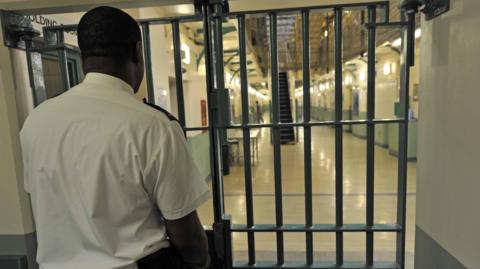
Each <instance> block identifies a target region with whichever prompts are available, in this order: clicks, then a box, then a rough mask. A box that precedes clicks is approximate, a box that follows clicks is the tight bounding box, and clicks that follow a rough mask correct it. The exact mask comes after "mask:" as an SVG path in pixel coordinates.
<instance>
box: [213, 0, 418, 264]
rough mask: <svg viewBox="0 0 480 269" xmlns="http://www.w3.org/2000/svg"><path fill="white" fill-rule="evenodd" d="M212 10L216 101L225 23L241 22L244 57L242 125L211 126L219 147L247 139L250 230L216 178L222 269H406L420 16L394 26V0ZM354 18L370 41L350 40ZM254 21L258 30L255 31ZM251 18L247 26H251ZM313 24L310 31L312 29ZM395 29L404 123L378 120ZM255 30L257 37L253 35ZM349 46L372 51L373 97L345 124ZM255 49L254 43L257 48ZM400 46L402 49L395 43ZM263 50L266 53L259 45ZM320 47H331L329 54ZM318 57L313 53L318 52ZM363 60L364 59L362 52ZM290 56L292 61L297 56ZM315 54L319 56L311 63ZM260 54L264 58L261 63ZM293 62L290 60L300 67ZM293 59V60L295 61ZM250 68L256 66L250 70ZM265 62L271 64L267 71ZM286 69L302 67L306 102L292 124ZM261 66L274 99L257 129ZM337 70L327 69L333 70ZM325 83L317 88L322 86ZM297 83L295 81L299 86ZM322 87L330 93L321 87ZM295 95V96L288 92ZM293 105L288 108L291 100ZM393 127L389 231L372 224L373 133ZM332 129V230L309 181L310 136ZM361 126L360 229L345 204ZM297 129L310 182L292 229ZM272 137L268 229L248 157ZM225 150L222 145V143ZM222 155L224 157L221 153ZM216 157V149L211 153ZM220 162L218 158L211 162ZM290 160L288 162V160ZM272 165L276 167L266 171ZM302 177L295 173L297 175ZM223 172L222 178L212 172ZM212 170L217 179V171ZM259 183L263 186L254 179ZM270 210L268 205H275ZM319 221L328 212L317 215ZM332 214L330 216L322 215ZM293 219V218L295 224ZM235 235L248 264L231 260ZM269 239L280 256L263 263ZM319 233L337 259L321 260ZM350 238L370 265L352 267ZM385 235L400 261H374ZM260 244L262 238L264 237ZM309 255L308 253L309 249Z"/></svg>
mask: <svg viewBox="0 0 480 269" xmlns="http://www.w3.org/2000/svg"><path fill="white" fill-rule="evenodd" d="M211 2H219V3H212V4H211V5H210V6H209V7H208V8H207V10H206V14H205V15H206V17H207V20H208V25H206V26H207V27H208V28H209V33H208V34H209V35H211V36H210V37H209V39H208V40H209V41H210V43H211V44H210V46H211V53H212V55H211V57H212V61H211V68H210V70H211V77H212V80H211V83H212V85H211V87H209V89H210V92H211V94H212V96H218V95H219V93H221V92H222V91H225V83H226V81H225V80H224V78H225V77H226V76H225V74H224V72H225V67H224V65H225V61H224V60H222V59H227V61H228V60H229V58H227V57H225V54H227V53H230V51H229V49H224V48H223V45H224V44H225V42H224V40H223V39H222V37H224V36H225V31H226V29H228V25H232V24H234V25H235V26H236V29H237V32H238V48H239V50H238V58H239V64H238V69H237V70H236V71H237V74H238V76H239V79H240V89H241V107H242V111H243V112H244V113H243V114H242V117H241V123H240V124H231V123H230V122H229V121H225V120H223V119H222V118H221V117H219V118H218V120H217V121H216V122H215V123H214V126H213V134H214V136H215V137H214V141H217V140H221V137H222V134H223V133H225V132H226V131H229V130H238V131H239V132H241V133H242V135H243V143H242V144H243V151H244V156H243V162H244V173H243V174H244V186H245V191H244V194H245V195H244V197H245V211H246V213H245V215H246V217H245V222H244V223H243V224H238V222H237V223H235V224H232V223H231V220H230V217H229V216H228V214H229V212H228V210H226V207H225V204H224V203H222V202H223V201H224V190H223V187H222V183H223V182H224V181H223V180H222V176H221V173H219V172H217V173H215V175H216V177H214V179H215V183H216V184H215V185H214V193H215V195H216V197H217V199H216V201H215V205H214V206H215V217H216V222H217V224H218V225H220V227H221V229H222V230H221V232H223V235H222V236H223V241H222V243H223V246H224V248H225V256H224V266H225V267H226V268H405V225H406V183H407V181H406V180H407V179H406V177H407V174H406V172H407V134H408V109H409V108H408V106H409V105H408V100H409V68H410V67H411V66H412V64H413V42H414V30H415V28H414V27H415V17H414V13H415V12H414V11H413V10H408V11H406V10H404V12H402V14H401V16H400V18H399V20H398V21H390V18H389V17H390V16H389V14H390V9H389V2H388V1H383V2H371V3H356V4H345V5H331V6H314V7H302V8H288V9H272V10H257V11H247V12H227V11H226V10H225V4H223V5H222V3H221V2H222V1H211ZM352 13H358V14H359V16H358V20H360V21H361V26H362V27H361V28H360V29H359V31H361V32H362V33H364V35H365V38H364V39H355V37H352V35H351V31H349V32H350V35H344V32H345V31H344V30H345V26H344V25H345V24H346V21H347V19H351V18H352V17H353V16H352ZM252 19H253V21H254V22H253V23H254V26H253V27H252ZM320 19H322V21H323V22H324V23H323V24H320V28H321V29H322V31H321V35H322V36H323V38H324V39H330V40H331V41H327V42H325V43H324V44H325V46H324V47H326V48H322V47H320V48H319V46H318V44H316V43H315V42H321V41H320V40H319V39H318V33H317V34H316V36H315V39H314V38H312V36H313V34H312V33H313V30H316V32H318V29H317V28H318V27H319V26H318V24H319V22H318V21H317V20H320ZM249 20H250V21H249ZM295 23H297V24H298V25H300V27H298V28H296V29H294V30H292V28H294V27H292V24H295ZM314 24H315V25H316V26H315V27H317V28H315V29H314V28H313V27H312V25H314ZM262 27H264V29H265V31H264V33H263V35H264V36H266V37H267V38H266V39H265V40H264V41H263V42H262V40H259V39H258V35H256V34H255V33H257V32H261V28H262ZM288 31H290V32H294V33H293V37H294V39H297V40H298V39H300V40H301V46H300V48H296V50H294V51H298V52H299V54H300V55H301V56H300V57H298V55H296V52H293V53H292V50H293V49H292V46H291V44H292V43H295V40H294V39H289V38H288V37H285V32H288ZM388 31H397V32H398V36H399V38H400V41H401V42H402V45H401V47H400V48H394V47H392V49H395V50H397V52H398V53H399V55H400V58H401V60H400V66H399V69H400V72H399V73H400V85H399V88H400V89H399V105H400V117H398V118H394V117H392V118H381V117H379V116H378V115H377V114H376V111H375V108H376V99H375V97H376V82H375V80H376V76H377V73H379V72H381V71H378V70H377V69H378V68H377V69H376V61H377V60H378V59H377V57H376V55H377V53H378V51H377V49H376V48H377V46H378V43H379V41H381V40H382V39H384V37H385V32H388ZM252 32H254V33H252ZM347 42H348V46H359V47H361V46H363V45H364V46H365V50H364V51H360V53H361V54H362V56H363V59H364V61H365V62H366V70H365V75H364V79H363V80H365V84H366V93H365V95H366V99H367V105H366V107H367V111H366V115H365V116H364V118H359V119H346V117H347V115H349V114H347V115H345V114H346V113H345V111H344V109H343V107H344V102H345V98H344V95H345V90H346V88H347V86H349V85H350V84H351V82H352V81H351V80H352V78H351V76H350V74H349V67H348V64H346V63H345V62H346V61H347V60H348V58H353V57H352V55H351V53H350V54H349V50H348V49H346V47H347V44H346V43H347ZM255 43H256V44H257V45H255ZM259 43H260V44H261V45H262V44H263V48H258V47H259V46H258V44H259ZM397 43H398V41H397ZM261 45H260V46H261ZM313 47H315V50H320V53H314V50H313V49H312V48H313ZM322 49H324V50H323V51H322ZM252 50H257V52H258V51H261V50H263V51H264V52H265V51H267V53H263V54H262V53H261V52H260V53H259V54H261V55H262V56H263V57H261V59H259V58H260V57H257V59H252V57H249V55H248V54H250V53H251V51H252ZM330 51H333V56H332V57H329V52H330ZM315 52H316V51H315ZM360 53H359V54H360ZM292 54H293V55H292ZM313 55H315V57H313ZM257 56H258V55H257ZM298 58H300V61H298V60H292V59H298ZM289 59H290V60H289ZM251 62H253V63H251ZM265 62H267V63H265ZM288 62H293V63H292V64H291V65H293V66H294V67H297V68H299V69H301V74H302V78H301V81H302V82H301V85H300V86H301V91H298V90H296V91H295V93H294V94H295V96H296V97H298V96H303V100H301V101H302V110H303V111H302V113H301V114H302V115H303V120H302V121H296V122H288V121H284V120H283V119H284V118H283V115H282V114H283V113H284V112H283V111H282V105H283V104H282V102H284V101H285V95H284V93H282V87H284V86H285V84H290V83H289V82H288V81H285V76H287V75H286V74H288V70H289V68H291V65H290V64H289V63H288ZM255 64H258V65H261V66H262V67H264V69H263V72H265V73H264V76H266V77H269V81H268V84H269V86H268V90H269V92H268V95H269V96H271V99H270V101H271V110H270V114H271V119H272V120H271V122H268V123H260V122H256V123H253V122H252V121H251V119H249V117H248V113H245V111H249V105H250V102H249V98H251V96H252V92H251V91H252V89H251V86H252V84H253V83H254V82H252V81H249V80H250V77H251V76H250V67H251V66H252V65H255ZM314 65H315V66H320V68H321V67H322V66H324V67H325V66H326V72H327V73H331V74H332V77H333V79H332V80H331V81H322V78H317V77H313V75H312V73H313V72H314V71H313V70H314ZM329 68H331V69H330V70H328V69H329ZM318 80H320V83H318ZM294 84H298V83H294ZM322 88H323V89H322ZM325 88H332V89H333V90H332V91H331V92H332V94H333V96H332V98H331V102H332V103H333V106H334V110H333V111H331V115H330V116H326V117H323V118H318V117H315V116H316V115H314V114H316V111H312V110H313V109H312V99H313V98H314V96H316V95H317V94H318V95H320V94H324V93H323V92H324V89H325ZM291 94H292V93H291ZM287 102H288V101H287ZM211 109H212V110H213V111H212V115H215V114H218V113H220V114H222V111H221V109H223V108H222V106H221V105H220V104H218V103H217V105H216V106H212V107H211ZM388 124H396V125H398V126H399V128H398V132H399V134H398V137H399V156H398V169H397V171H396V173H397V185H398V189H397V193H396V198H397V201H396V212H397V213H396V220H395V221H392V223H377V222H375V217H374V213H375V200H374V197H375V189H374V186H375V180H381V179H377V178H376V177H375V174H376V173H375V141H376V140H375V133H376V130H378V129H380V128H381V127H382V126H385V125H388ZM327 126H328V127H331V128H333V129H334V148H335V149H334V152H335V157H334V159H335V162H334V166H335V173H334V182H335V183H334V192H335V195H334V204H335V206H334V208H335V210H334V211H335V212H334V221H333V222H321V221H320V222H315V221H314V217H313V215H314V213H317V212H313V208H314V207H315V204H314V200H315V199H314V186H313V182H312V174H313V173H315V172H316V171H314V170H313V168H312V152H313V151H314V150H315V148H314V145H313V144H312V131H313V130H314V129H315V128H325V127H327ZM350 126H355V127H359V126H360V127H363V128H365V130H366V131H365V132H366V150H365V153H366V174H364V175H362V177H364V178H365V184H366V186H365V192H366V199H365V204H366V206H365V208H366V212H364V215H365V219H364V220H363V221H361V222H357V223H349V222H346V221H345V220H346V219H347V218H348V217H349V216H348V214H349V211H346V210H345V209H346V206H345V197H344V193H343V190H344V183H345V182H346V181H345V178H344V175H343V171H344V156H343V152H344V144H343V139H344V134H343V133H344V130H346V129H347V127H350ZM292 127H298V128H301V129H303V146H304V148H303V153H304V156H303V160H304V163H303V169H304V171H303V177H304V182H303V184H304V195H303V197H304V201H303V204H302V205H301V207H303V209H299V210H302V211H303V210H304V212H305V213H304V219H296V221H295V222H291V221H288V222H287V221H285V219H286V218H285V215H284V208H285V206H287V205H286V204H285V202H284V201H285V200H284V198H285V195H284V193H283V191H284V189H285V187H284V186H283V184H284V183H285V182H284V174H286V172H288V171H287V170H288V169H289V168H288V167H285V163H284V162H283V165H284V167H283V169H282V158H284V157H285V155H284V153H288V151H285V149H284V146H283V145H282V144H283V140H284V137H283V131H282V130H283V129H287V128H292ZM262 129H268V130H270V132H271V134H272V138H271V139H272V141H271V143H272V145H273V173H274V175H273V176H274V190H273V196H274V199H273V203H274V207H273V210H274V221H272V223H270V224H266V223H265V222H264V221H261V222H257V221H256V219H255V216H259V214H255V211H256V210H261V208H258V205H259V203H258V202H256V203H255V202H254V191H253V188H254V187H253V186H254V181H253V179H252V158H251V157H250V156H251V154H250V153H251V150H254V149H252V148H251V146H250V144H251V136H254V135H255V131H254V130H262ZM219 143H220V142H217V144H216V145H218V144H219ZM217 151H218V149H217ZM213 152H215V151H213ZM214 157H215V156H214ZM287 157H288V156H287ZM217 164H218V166H217V167H214V169H220V162H218V160H217ZM260 165H266V166H268V165H269V164H260ZM292 169H295V168H292ZM215 171H217V170H215ZM215 171H212V172H215ZM257 180H258V178H257ZM269 208H271V207H269ZM318 214H322V212H319V213H318ZM325 214H327V213H326V212H325ZM290 219H291V218H290ZM232 234H236V235H238V234H240V235H239V236H241V234H245V235H246V245H247V255H246V259H245V260H244V261H238V260H237V259H236V258H235V257H233V254H234V251H233V250H232V245H234V244H232V241H234V240H235V239H234V237H232ZM262 234H273V235H274V238H272V239H273V240H272V241H275V244H276V248H275V251H274V253H275V256H274V257H273V259H272V257H270V258H271V260H270V261H268V260H264V257H258V256H257V251H256V246H258V245H261V244H262V242H261V240H265V237H262V236H261V235H262ZM287 234H289V235H292V234H296V235H298V237H302V238H303V237H304V238H305V241H304V247H300V249H302V251H300V253H301V255H302V256H303V257H302V258H301V259H295V258H292V257H291V255H290V257H289V256H287V255H286V247H287V246H288V241H287V238H286V235H287ZM318 234H332V235H334V237H335V255H334V257H332V259H331V260H328V259H322V258H321V257H320V258H318V257H315V255H314V244H315V240H314V238H315V236H316V235H318ZM352 234H358V235H362V236H364V238H365V241H364V242H365V245H364V249H365V253H364V259H363V261H360V262H354V261H350V260H348V257H346V255H345V253H346V251H345V247H344V242H345V238H346V237H347V236H350V235H352ZM378 234H389V235H392V236H394V237H396V240H395V241H396V255H395V257H394V258H393V259H392V260H391V261H388V262H385V261H383V262H381V261H378V260H377V259H376V257H375V255H374V253H375V249H376V248H377V247H376V246H375V244H374V242H375V237H376V235H378ZM259 238H262V239H259ZM303 250H304V251H303Z"/></svg>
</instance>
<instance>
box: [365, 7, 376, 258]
mask: <svg viewBox="0 0 480 269" xmlns="http://www.w3.org/2000/svg"><path fill="white" fill-rule="evenodd" d="M375 20H376V6H369V7H368V22H369V23H374V22H375ZM375 34H376V28H375V27H374V26H370V27H369V28H368V67H367V70H368V80H367V120H369V121H372V120H373V119H374V118H375V42H376V36H375ZM374 177H375V124H372V123H369V124H368V125H367V179H366V182H367V186H366V189H367V207H366V209H367V212H366V216H367V219H366V222H367V227H373V224H374V198H375V195H374V191H375V189H374V187H375V178H374ZM366 239H367V240H366V245H367V246H366V250H367V253H366V262H367V266H372V265H373V260H374V257H373V254H374V248H373V247H374V246H373V242H374V240H373V239H374V235H373V232H372V231H368V232H367V235H366Z"/></svg>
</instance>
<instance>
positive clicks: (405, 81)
mask: <svg viewBox="0 0 480 269" xmlns="http://www.w3.org/2000/svg"><path fill="white" fill-rule="evenodd" d="M406 17H407V21H408V26H407V27H406V28H404V29H403V33H402V34H403V42H402V57H401V62H400V66H401V69H400V115H401V117H403V118H404V121H402V122H401V123H400V124H399V141H398V196H397V224H398V225H400V226H401V227H402V231H401V232H398V233H397V263H398V264H399V265H400V267H401V268H402V269H403V268H405V238H406V227H405V224H406V211H407V162H408V110H409V91H410V89H409V88H410V87H409V86H410V85H409V82H410V66H411V65H412V64H413V62H412V54H413V49H414V43H413V42H415V37H414V32H415V13H413V12H410V13H408V14H406Z"/></svg>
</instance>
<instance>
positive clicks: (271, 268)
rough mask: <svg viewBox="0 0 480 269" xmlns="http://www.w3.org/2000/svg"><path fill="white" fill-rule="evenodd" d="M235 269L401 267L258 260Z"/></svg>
mask: <svg viewBox="0 0 480 269" xmlns="http://www.w3.org/2000/svg"><path fill="white" fill-rule="evenodd" d="M234 268H235V269H250V268H263V269H278V268H282V269H297V268H298V269H300V268H301V269H304V268H308V269H335V268H341V269H365V268H375V269H401V267H400V265H398V264H396V263H391V262H378V263H375V265H374V267H365V264H364V263H363V262H345V263H344V264H343V265H342V266H341V267H338V266H337V265H336V264H334V263H332V262H315V263H313V264H312V265H309V266H306V265H305V263H303V262H286V263H285V264H284V265H282V266H281V267H278V265H277V264H276V263H275V262H265V261H260V262H257V263H256V264H254V265H248V264H245V263H241V262H237V263H235V266H234Z"/></svg>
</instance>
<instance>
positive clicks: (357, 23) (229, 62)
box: [189, 2, 400, 87]
mask: <svg viewBox="0 0 480 269" xmlns="http://www.w3.org/2000/svg"><path fill="white" fill-rule="evenodd" d="M232 3H233V2H232ZM377 13H378V14H377V21H380V20H381V19H382V18H383V16H384V13H383V12H382V11H380V10H379V11H378V12H377ZM389 15H390V20H391V21H399V20H400V11H399V10H398V8H397V7H396V5H391V9H390V14H389ZM366 20H367V14H366V12H365V11H361V10H355V11H344V13H343V21H342V24H343V29H342V32H343V33H342V35H343V60H344V62H347V61H349V60H352V59H354V58H358V57H359V56H361V55H362V54H363V53H365V52H366V50H367V44H368V40H367V31H366V28H365V27H364V23H365V22H366ZM245 23H246V34H247V40H246V43H247V44H246V45H247V54H248V55H247V57H248V59H247V62H248V74H249V81H250V82H251V83H252V84H253V86H254V87H255V84H257V86H258V87H261V86H262V85H265V84H264V83H263V82H265V81H267V80H268V72H269V68H270V25H269V24H270V23H269V17H268V15H267V14H265V13H264V14H257V15H254V16H253V15H251V16H246V22H245ZM309 24H310V66H311V70H312V73H314V74H316V75H318V76H321V75H322V74H324V73H327V72H328V71H330V70H332V68H334V57H335V45H334V36H335V33H334V14H333V12H331V11H330V12H326V11H322V12H311V14H310V20H309ZM189 27H191V28H196V29H194V32H195V33H196V34H195V35H194V39H195V41H196V42H197V43H198V44H203V42H204V40H203V30H202V25H201V24H192V25H189ZM237 28H238V27H237V21H236V20H234V19H231V20H228V21H224V23H223V33H224V36H223V39H224V44H223V45H224V63H225V66H226V69H227V70H228V71H229V72H230V73H231V74H232V75H234V76H235V75H238V74H239V73H238V71H239V67H240V58H239V55H238V53H239V45H238V44H239V42H238V32H237ZM398 37H400V29H399V28H397V29H378V30H377V38H376V40H377V41H376V45H377V46H380V45H382V44H385V43H386V42H390V43H392V42H393V41H394V40H395V39H397V38H398ZM277 39H278V60H279V70H280V71H286V70H294V71H300V70H301V69H302V59H303V54H302V46H303V40H302V18H301V15H300V13H299V12H298V13H289V14H278V17H277ZM390 49H392V50H398V48H395V47H393V46H390ZM377 53H379V52H377Z"/></svg>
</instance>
